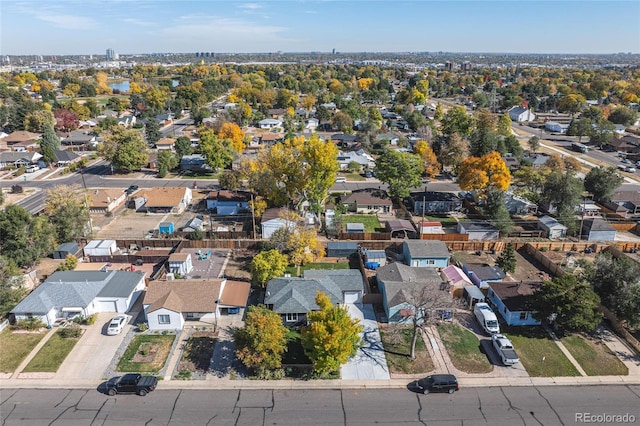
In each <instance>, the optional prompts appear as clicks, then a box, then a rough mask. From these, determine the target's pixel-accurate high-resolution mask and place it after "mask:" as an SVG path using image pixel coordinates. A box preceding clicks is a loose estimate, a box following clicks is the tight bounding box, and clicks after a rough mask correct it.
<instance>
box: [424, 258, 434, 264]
mask: <svg viewBox="0 0 640 426" xmlns="http://www.w3.org/2000/svg"><path fill="white" fill-rule="evenodd" d="M426 263H427V265H435V264H436V261H435V260H434V259H427V262H426Z"/></svg>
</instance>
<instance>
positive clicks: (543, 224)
mask: <svg viewBox="0 0 640 426" xmlns="http://www.w3.org/2000/svg"><path fill="white" fill-rule="evenodd" d="M538 229H541V230H543V231H544V232H546V233H547V237H548V238H550V239H553V238H564V237H566V236H567V229H568V228H567V227H566V226H564V225H563V224H561V223H560V222H558V221H557V220H556V219H555V218H553V217H551V216H542V217H541V218H539V219H538Z"/></svg>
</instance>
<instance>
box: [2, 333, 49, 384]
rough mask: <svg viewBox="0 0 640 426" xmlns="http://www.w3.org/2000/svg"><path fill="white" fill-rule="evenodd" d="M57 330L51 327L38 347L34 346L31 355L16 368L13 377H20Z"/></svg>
mask: <svg viewBox="0 0 640 426" xmlns="http://www.w3.org/2000/svg"><path fill="white" fill-rule="evenodd" d="M56 331H57V329H56V328H51V329H50V330H49V331H48V332H47V334H45V336H44V337H43V338H42V340H40V342H38V344H37V345H36V347H35V348H33V350H32V351H31V352H30V353H29V355H27V357H26V358H25V359H24V360H23V361H22V362H21V363H20V365H19V366H18V368H16V370H15V371H14V372H13V375H12V376H11V378H12V379H16V378H18V376H19V375H20V372H21V371H22V370H24V369H25V367H26V366H27V365H29V362H31V360H32V359H33V357H34V356H36V354H37V353H38V351H39V350H40V349H41V348H42V347H43V346H44V344H45V343H47V340H49V339H50V338H51V336H53V333H55V332H56Z"/></svg>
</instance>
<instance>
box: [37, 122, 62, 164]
mask: <svg viewBox="0 0 640 426" xmlns="http://www.w3.org/2000/svg"><path fill="white" fill-rule="evenodd" d="M60 147H61V144H60V138H59V137H58V136H57V135H56V132H55V131H54V130H53V126H52V125H51V124H49V123H45V124H44V126H43V134H42V140H41V141H40V153H41V154H42V156H43V157H44V161H45V162H46V163H47V164H50V163H54V162H55V161H56V155H55V151H59V150H60Z"/></svg>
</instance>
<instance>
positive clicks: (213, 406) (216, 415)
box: [0, 382, 640, 426]
mask: <svg viewBox="0 0 640 426" xmlns="http://www.w3.org/2000/svg"><path fill="white" fill-rule="evenodd" d="M1 398H2V399H1V400H2V404H1V405H0V418H1V419H2V424H3V425H4V426H13V425H29V426H31V425H98V424H99V425H106V426H108V425H118V426H121V425H143V424H149V425H172V426H173V425H238V426H241V425H249V426H255V425H296V426H297V425H345V426H347V425H371V424H380V425H409V424H423V425H462V424H464V425H496V426H498V425H507V426H514V425H570V424H576V423H577V422H576V413H591V414H598V415H600V414H607V415H620V416H622V415H625V414H628V415H629V416H634V419H635V422H636V423H638V422H640V386H586V387H579V388H578V387H569V386H567V387H564V386H553V387H514V388H509V387H506V388H505V387H493V388H467V389H461V390H460V391H459V392H457V393H456V394H454V395H448V394H431V395H419V394H415V393H413V392H411V391H409V390H406V389H375V390H346V389H344V390H326V389H325V390H319V389H316V390H313V389H307V390H241V391H240V390H201V391H197V390H162V382H160V384H159V390H157V391H155V392H153V393H151V394H150V395H148V396H147V397H144V398H143V397H138V396H135V395H126V396H125V395H121V396H116V397H108V396H106V395H104V394H101V393H100V392H98V391H97V390H93V389H92V390H68V389H58V390H53V389H50V390H35V389H20V390H12V389H3V390H2V393H1ZM594 423H595V424H611V423H612V422H599V423H597V422H594Z"/></svg>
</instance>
